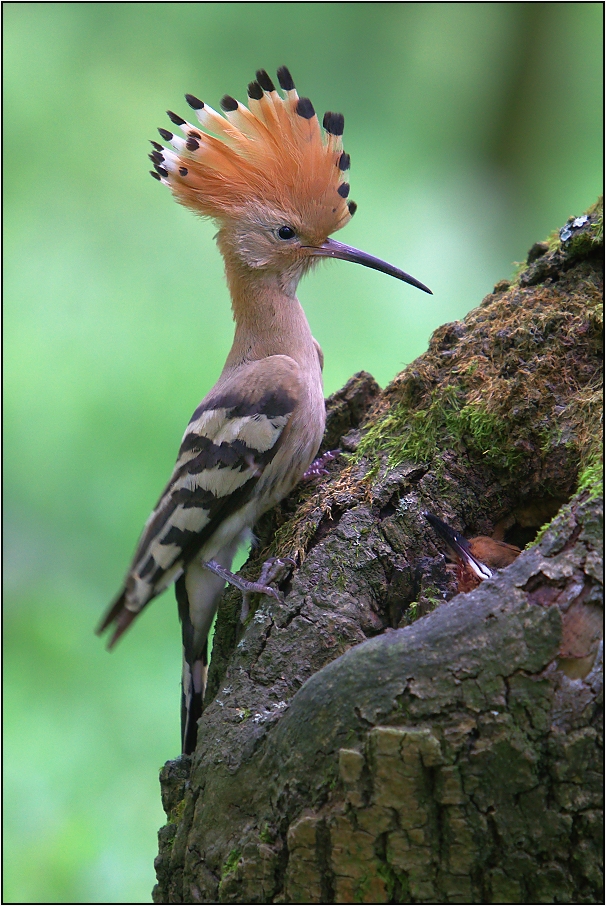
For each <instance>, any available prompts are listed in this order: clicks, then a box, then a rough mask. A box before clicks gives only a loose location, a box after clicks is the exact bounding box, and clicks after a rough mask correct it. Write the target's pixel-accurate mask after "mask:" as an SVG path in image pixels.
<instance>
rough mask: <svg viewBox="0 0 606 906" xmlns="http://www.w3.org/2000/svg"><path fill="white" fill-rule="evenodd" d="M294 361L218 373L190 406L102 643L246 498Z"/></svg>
mask: <svg viewBox="0 0 606 906" xmlns="http://www.w3.org/2000/svg"><path fill="white" fill-rule="evenodd" d="M299 391H300V379H299V367H298V365H297V364H296V363H295V362H294V361H293V360H292V359H290V358H289V357H287V356H271V357H269V358H267V359H263V360H261V361H258V362H251V363H247V364H246V365H242V366H240V367H239V368H238V369H237V371H236V372H234V373H233V374H232V376H231V377H229V376H228V377H227V378H222V380H220V381H219V383H218V384H217V385H216V387H215V388H214V389H213V390H212V391H211V393H210V394H209V395H208V396H207V397H206V398H205V399H204V400H203V401H202V402H201V403H200V405H199V406H198V408H197V409H196V411H195V412H194V414H193V416H192V418H191V420H190V422H189V425H188V426H187V429H186V431H185V434H184V435H183V440H182V442H181V448H180V450H179V456H178V458H177V462H176V465H175V468H174V470H173V474H172V475H171V478H170V481H169V482H168V484H167V486H166V488H165V490H164V492H163V493H162V495H161V497H160V499H159V501H158V504H157V506H156V507H155V509H154V511H153V512H152V514H151V516H150V517H149V519H148V521H147V523H146V526H145V528H144V530H143V535H142V537H141V540H140V541H139V545H138V547H137V550H136V553H135V556H134V559H133V562H132V565H131V568H130V570H129V573H128V575H127V578H126V582H125V586H124V589H123V590H122V592H121V594H120V595H119V597H118V598H117V599H116V601H115V602H114V604H113V605H112V606H111V607H110V609H109V610H108V612H107V614H106V615H105V617H104V619H103V621H102V623H101V625H100V627H99V630H98V631H99V632H103V630H104V629H106V628H107V627H108V626H109V625H110V624H112V623H114V624H115V627H114V634H113V636H112V638H111V641H110V647H111V646H112V645H113V644H114V643H115V642H116V641H117V640H118V638H119V637H120V635H122V633H123V632H124V631H125V630H126V629H127V627H128V626H129V625H130V623H131V622H132V621H133V620H134V618H135V617H136V615H137V614H138V613H139V612H140V611H141V610H142V609H143V608H144V607H145V605H146V604H147V603H148V602H149V601H151V600H152V599H153V598H154V597H155V596H156V595H158V594H159V593H160V592H161V591H163V590H164V589H165V588H167V587H168V586H169V585H170V584H171V583H172V582H174V581H175V580H176V579H177V578H178V577H179V576H180V575H181V573H182V571H183V567H184V566H185V565H186V564H187V562H188V561H189V560H191V559H192V557H194V556H195V555H196V554H197V553H198V551H199V550H200V549H201V548H202V547H203V546H204V545H205V544H206V543H207V542H208V541H209V540H210V539H211V538H212V535H213V533H214V532H215V531H216V530H217V528H218V527H219V526H220V525H221V524H222V523H223V522H224V520H225V519H226V518H227V517H228V516H230V515H231V514H232V513H235V512H236V511H237V510H239V509H240V508H241V507H243V506H244V505H245V504H246V503H247V502H248V501H249V500H250V498H251V496H252V494H253V491H254V488H255V486H256V484H257V483H258V481H259V479H260V477H261V476H262V475H263V472H264V470H265V469H266V468H267V466H268V464H269V463H270V462H271V461H272V459H273V458H274V456H275V455H276V452H277V450H278V449H279V446H280V442H281V439H282V437H283V432H284V429H285V428H286V426H287V424H288V422H289V420H290V418H291V416H292V413H293V411H294V409H295V406H296V404H297V401H298V398H299Z"/></svg>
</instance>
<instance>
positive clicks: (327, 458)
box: [301, 450, 341, 481]
mask: <svg viewBox="0 0 606 906" xmlns="http://www.w3.org/2000/svg"><path fill="white" fill-rule="evenodd" d="M340 455H341V451H340V450H327V451H326V453H322V455H321V456H318V457H316V459H314V461H313V462H312V464H311V465H310V467H309V469H308V470H307V472H306V473H305V474H304V476H303V478H302V479H301V480H302V481H311V480H312V479H313V478H318V476H319V475H328V469H325V468H324V467H325V465H326V463H328V462H332V461H333V459H336V458H337V456H340Z"/></svg>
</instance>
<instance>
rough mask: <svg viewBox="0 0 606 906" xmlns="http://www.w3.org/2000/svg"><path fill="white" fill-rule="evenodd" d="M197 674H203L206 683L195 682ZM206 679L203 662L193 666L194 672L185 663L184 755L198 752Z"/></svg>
mask: <svg viewBox="0 0 606 906" xmlns="http://www.w3.org/2000/svg"><path fill="white" fill-rule="evenodd" d="M196 673H201V674H203V676H204V681H203V682H202V683H201V684H200V683H196V682H195V681H194V674H196ZM186 674H187V675H186ZM205 679H206V665H204V664H203V663H202V661H196V663H195V664H194V665H193V670H192V669H190V666H189V664H188V663H187V662H186V661H184V662H183V680H182V684H181V749H182V752H183V754H184V755H191V754H192V753H193V752H195V751H196V742H197V739H198V721H199V720H200V718H201V717H202V700H203V698H204V687H205V686H206V682H205ZM196 687H199V688H196ZM200 687H201V688H200Z"/></svg>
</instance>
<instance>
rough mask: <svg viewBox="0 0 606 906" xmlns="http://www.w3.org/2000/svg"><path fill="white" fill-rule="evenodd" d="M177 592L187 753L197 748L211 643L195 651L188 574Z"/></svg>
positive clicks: (179, 582)
mask: <svg viewBox="0 0 606 906" xmlns="http://www.w3.org/2000/svg"><path fill="white" fill-rule="evenodd" d="M175 594H176V596H177V605H178V607H179V618H180V620H181V635H182V637H183V670H182V673H181V748H182V751H183V754H184V755H191V754H192V752H195V750H196V740H197V737H198V721H199V720H200V718H201V717H202V702H203V700H204V692H205V690H206V677H207V675H208V642H206V643H205V644H204V647H203V651H202V652H201V651H200V650H199V649H198V650H194V627H193V625H192V622H191V618H190V615H189V600H188V597H187V588H186V587H185V577H184V576H181V577H180V578H179V579H177V582H176V583H175Z"/></svg>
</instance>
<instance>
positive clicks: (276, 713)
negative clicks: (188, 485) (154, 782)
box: [154, 205, 603, 903]
mask: <svg viewBox="0 0 606 906" xmlns="http://www.w3.org/2000/svg"><path fill="white" fill-rule="evenodd" d="M601 225H602V213H601V207H599V206H597V205H596V206H595V207H594V208H593V209H591V210H590V211H589V212H588V215H585V216H584V217H583V218H578V219H577V220H575V221H574V222H569V223H568V224H567V226H566V228H565V229H564V231H560V234H559V235H558V234H555V235H554V236H553V237H551V239H550V240H549V242H548V243H538V244H537V245H535V246H533V248H532V249H531V251H530V253H529V258H528V263H527V266H526V268H525V269H524V270H523V271H522V272H521V273H520V274H519V275H518V276H517V278H516V279H515V280H514V281H513V282H512V283H509V282H506V281H503V282H501V283H499V284H497V286H496V287H495V290H494V292H493V293H491V294H490V295H488V296H487V297H486V298H485V299H484V300H483V301H482V303H481V304H480V305H479V307H478V308H476V309H475V310H474V311H472V312H470V314H469V315H468V316H467V317H466V318H465V320H464V321H461V322H456V323H454V324H447V325H445V326H443V327H441V328H440V329H438V330H437V331H436V332H435V333H434V335H433V337H432V339H431V341H430V344H429V349H428V351H427V352H426V353H425V354H424V355H423V356H421V357H420V358H419V359H417V360H416V361H415V362H413V363H412V364H411V365H410V366H408V367H407V368H406V369H405V370H404V371H403V372H402V373H401V374H399V375H398V376H397V377H396V378H395V380H394V381H393V382H392V383H391V384H390V385H389V386H388V387H387V388H386V389H385V390H384V391H383V392H381V391H380V390H379V388H378V386H377V385H376V383H375V382H374V381H373V379H372V378H371V377H370V375H366V374H363V373H362V374H359V375H356V376H355V377H354V378H352V380H351V381H349V383H348V384H347V385H346V387H345V388H344V389H343V390H342V391H340V392H339V393H337V394H335V395H334V396H333V397H331V398H330V400H329V401H328V423H327V434H326V437H325V444H324V449H330V448H334V447H335V446H336V445H339V446H340V447H341V449H342V450H343V451H344V454H343V456H341V457H339V459H337V460H336V461H334V462H333V463H331V464H330V466H329V470H330V474H329V475H328V476H325V477H323V478H321V479H317V480H316V481H315V482H313V483H312V484H309V485H304V486H302V487H301V489H300V490H299V491H298V492H296V493H295V494H293V495H292V496H291V497H290V498H289V499H288V500H286V501H284V502H283V503H282V505H281V506H280V507H278V508H277V509H276V510H274V511H272V512H271V513H270V514H268V515H267V516H266V517H265V518H264V520H263V521H262V524H261V526H259V531H258V534H259V538H260V545H259V547H258V548H257V550H256V552H254V553H253V555H252V556H251V558H250V560H249V561H248V563H247V564H246V566H245V568H244V569H243V573H244V574H245V575H247V576H250V577H253V576H256V575H258V572H259V569H260V564H261V563H262V562H263V560H264V559H266V558H267V557H268V556H274V555H279V556H283V557H293V558H294V559H295V560H296V562H297V564H298V565H297V568H295V569H294V570H293V571H292V573H291V575H290V576H289V577H288V578H287V579H286V580H285V582H284V583H283V586H282V588H283V591H284V593H285V600H284V603H282V604H280V603H278V602H276V601H274V600H273V599H269V598H266V597H261V598H257V599H256V601H255V603H256V609H254V608H253V610H252V613H251V616H250V617H249V619H248V621H247V624H246V626H245V627H242V626H240V624H239V613H240V600H239V597H238V595H237V594H236V593H235V592H234V590H233V589H229V590H227V591H226V593H225V595H224V598H223V601H222V604H221V607H220V610H219V616H218V620H217V629H216V635H215V641H214V648H213V658H212V664H211V670H210V675H209V687H208V692H207V696H206V703H205V704H206V708H205V711H204V714H203V716H202V720H201V722H200V729H199V734H198V739H199V742H198V748H197V751H196V753H195V755H194V756H192V757H191V758H180V759H177V760H176V761H172V762H168V763H167V765H166V766H165V767H164V769H163V771H162V773H161V784H162V799H163V805H164V808H165V810H166V813H167V816H168V824H167V825H166V826H165V827H163V828H162V829H161V831H160V833H159V840H160V853H159V856H158V858H157V860H156V869H157V875H158V884H157V886H156V888H155V889H154V902H156V903H357V902H360V903H423V902H425V903H554V902H557V903H572V902H574V903H599V902H602V893H601V883H602V882H601V857H602V835H601V834H602V831H601V819H602V812H601V807H602V806H601V794H602V780H601V776H600V775H601V769H602V750H601V748H600V745H601V740H602V734H601V731H602V725H601V714H602V711H601V704H600V703H601V698H600V696H601V666H602V656H601V650H602V648H601V643H600V642H599V637H600V636H601V614H602V610H603V585H602V562H603V554H602V512H603V510H602V501H601V496H600V494H601V490H600V484H599V467H600V462H601V453H600V437H601V422H600V418H601V404H602V400H601V381H602V377H601V375H602V358H601V351H602V325H601V320H600V318H601V308H600V303H601V293H602V288H603V278H602V267H601V266H602V226H601ZM425 510H430V511H432V512H433V513H435V514H437V515H439V516H440V517H441V518H443V519H445V520H446V521H447V522H448V523H450V524H451V525H452V526H453V527H454V528H456V529H457V530H459V531H464V532H465V533H466V534H468V535H469V534H484V535H489V534H493V533H494V534H495V537H500V538H505V540H506V541H508V542H510V543H514V544H518V545H520V546H524V545H525V544H528V548H527V549H526V550H525V551H524V552H523V553H522V554H521V555H520V556H519V557H518V559H517V560H516V561H515V562H514V563H513V564H512V565H511V566H509V567H507V568H506V569H504V570H502V571H500V572H499V573H497V574H496V576H495V577H494V578H492V579H488V580H486V581H484V582H483V583H482V584H481V585H480V586H479V587H478V588H477V589H476V590H474V591H472V592H470V593H468V594H458V595H457V594H456V591H457V587H456V578H455V577H454V576H453V573H452V570H451V569H450V568H449V566H448V565H447V562H446V559H445V557H444V551H443V549H442V548H441V546H440V544H439V542H438V540H437V538H436V536H435V535H434V534H433V532H432V529H431V527H430V526H429V523H428V522H427V521H426V520H425V519H424V518H423V515H422V514H423V511H425ZM554 517H555V518H554ZM550 519H551V520H552V521H551V523H550V524H549V525H548V526H547V527H546V528H544V529H543V530H542V531H541V533H540V535H539V536H537V531H538V530H539V529H540V528H541V526H544V525H545V523H547V522H549V520H550Z"/></svg>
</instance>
